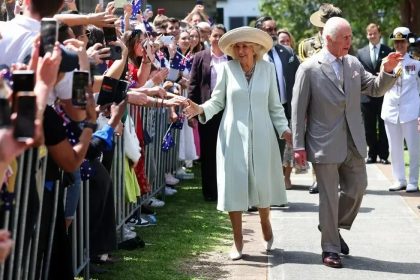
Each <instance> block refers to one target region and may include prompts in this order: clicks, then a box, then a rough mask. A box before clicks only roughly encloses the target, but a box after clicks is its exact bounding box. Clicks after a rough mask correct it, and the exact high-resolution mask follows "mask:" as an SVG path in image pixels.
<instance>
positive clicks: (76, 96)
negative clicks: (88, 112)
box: [71, 70, 89, 108]
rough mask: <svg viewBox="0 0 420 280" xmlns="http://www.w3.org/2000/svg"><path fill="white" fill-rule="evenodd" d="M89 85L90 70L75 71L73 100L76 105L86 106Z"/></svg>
mask: <svg viewBox="0 0 420 280" xmlns="http://www.w3.org/2000/svg"><path fill="white" fill-rule="evenodd" d="M88 86H89V72H87V71H77V70H76V71H74V72H73V86H72V95H71V101H72V104H73V105H74V106H76V107H81V108H84V107H86V103H87V99H86V91H87V87H88Z"/></svg>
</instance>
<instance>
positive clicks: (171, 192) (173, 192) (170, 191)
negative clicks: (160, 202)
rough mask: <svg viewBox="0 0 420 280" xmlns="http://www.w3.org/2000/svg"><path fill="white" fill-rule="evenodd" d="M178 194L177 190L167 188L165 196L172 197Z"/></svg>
mask: <svg viewBox="0 0 420 280" xmlns="http://www.w3.org/2000/svg"><path fill="white" fill-rule="evenodd" d="M176 193H177V190H175V189H173V188H170V187H165V195H168V196H171V195H174V194H176Z"/></svg>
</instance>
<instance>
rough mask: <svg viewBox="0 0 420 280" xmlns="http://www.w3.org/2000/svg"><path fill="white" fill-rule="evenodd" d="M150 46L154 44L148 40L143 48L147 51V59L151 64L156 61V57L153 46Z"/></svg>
mask: <svg viewBox="0 0 420 280" xmlns="http://www.w3.org/2000/svg"><path fill="white" fill-rule="evenodd" d="M150 44H153V43H151V42H150V41H149V40H146V42H145V43H144V45H143V47H144V48H145V49H146V55H147V58H148V59H149V60H150V61H151V62H154V61H155V56H154V54H153V52H152V46H151V45H150Z"/></svg>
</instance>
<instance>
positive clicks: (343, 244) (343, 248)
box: [318, 225, 350, 255]
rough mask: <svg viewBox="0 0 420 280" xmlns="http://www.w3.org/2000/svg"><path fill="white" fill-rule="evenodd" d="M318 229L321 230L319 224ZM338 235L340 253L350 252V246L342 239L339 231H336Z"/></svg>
mask: <svg viewBox="0 0 420 280" xmlns="http://www.w3.org/2000/svg"><path fill="white" fill-rule="evenodd" d="M318 230H319V231H320V232H322V230H321V226H320V225H318ZM338 237H339V238H340V247H341V250H340V251H341V254H343V255H348V254H350V248H349V246H348V245H347V243H346V241H344V239H343V237H342V236H341V234H340V231H338Z"/></svg>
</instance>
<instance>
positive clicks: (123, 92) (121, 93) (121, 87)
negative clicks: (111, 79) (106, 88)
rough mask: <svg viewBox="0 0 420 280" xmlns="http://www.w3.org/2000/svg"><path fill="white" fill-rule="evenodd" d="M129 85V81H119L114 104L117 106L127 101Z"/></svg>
mask: <svg viewBox="0 0 420 280" xmlns="http://www.w3.org/2000/svg"><path fill="white" fill-rule="evenodd" d="M129 85H130V83H129V82H128V81H125V80H120V81H118V85H117V89H116V91H115V98H114V102H115V103H116V104H119V103H121V101H123V100H124V99H125V97H126V96H127V91H128V86H129Z"/></svg>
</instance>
